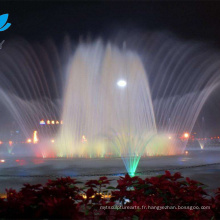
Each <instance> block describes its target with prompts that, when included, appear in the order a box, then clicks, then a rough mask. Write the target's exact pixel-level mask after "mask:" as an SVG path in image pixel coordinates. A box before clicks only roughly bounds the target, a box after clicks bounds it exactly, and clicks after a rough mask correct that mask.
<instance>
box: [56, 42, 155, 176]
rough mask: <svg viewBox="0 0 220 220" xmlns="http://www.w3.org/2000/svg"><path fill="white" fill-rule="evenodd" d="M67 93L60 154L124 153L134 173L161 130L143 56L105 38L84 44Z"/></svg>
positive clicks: (71, 71) (72, 66) (76, 57)
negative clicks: (90, 43) (143, 63)
mask: <svg viewBox="0 0 220 220" xmlns="http://www.w3.org/2000/svg"><path fill="white" fill-rule="evenodd" d="M64 94H65V97H64V103H63V114H62V119H63V127H62V129H61V131H60V134H59V138H58V141H57V142H56V143H57V144H56V148H57V151H58V155H59V156H66V157H73V155H78V156H83V154H84V155H86V154H89V155H88V156H93V157H94V156H100V154H101V155H102V154H103V153H104V152H111V153H112V154H113V155H115V156H117V155H118V156H121V157H122V159H123V161H124V164H125V167H126V169H127V171H128V172H129V173H130V174H131V175H133V174H134V173H135V170H136V168H137V165H138V162H139V160H140V157H141V156H142V154H143V152H144V150H145V148H146V146H147V143H148V142H149V141H150V140H151V138H152V137H153V136H154V135H155V134H156V124H155V118H154V111H153V105H152V100H151V94H150V90H149V85H148V80H147V75H146V72H145V70H144V67H143V65H142V62H141V60H140V58H139V57H138V55H137V54H136V53H134V52H130V51H126V50H125V49H123V50H119V49H117V48H116V47H113V46H112V45H111V44H108V45H107V46H106V47H105V46H104V45H103V44H102V43H101V42H99V41H98V42H96V43H95V44H92V45H83V44H82V45H80V46H79V47H78V49H77V51H76V52H75V55H74V57H73V60H72V62H71V64H70V67H69V71H68V79H67V84H66V91H65V93H64ZM82 136H85V137H86V139H87V142H86V143H83V142H82V140H81V139H82ZM85 144H86V145H87V146H86V148H85V147H84V146H85ZM98 146H100V150H101V151H99V150H98V149H96V148H97V147H98ZM83 149H85V151H84V152H82V150H83ZM95 154H96V155H95Z"/></svg>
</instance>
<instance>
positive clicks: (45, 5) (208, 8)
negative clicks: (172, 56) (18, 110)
mask: <svg viewBox="0 0 220 220" xmlns="http://www.w3.org/2000/svg"><path fill="white" fill-rule="evenodd" d="M4 13H9V20H8V22H10V23H11V24H12V26H11V27H10V28H9V29H8V30H7V31H4V32H0V41H1V40H3V39H4V40H6V42H5V44H7V43H8V42H10V41H9V40H10V39H14V38H16V37H22V38H24V39H26V40H28V41H29V42H42V41H44V40H45V39H48V38H49V39H53V41H54V42H55V43H56V44H57V46H58V47H59V46H61V44H62V43H63V38H64V37H65V36H66V35H68V36H69V37H70V38H71V39H72V40H73V41H76V42H77V41H78V40H79V38H80V37H85V38H86V37H88V36H90V37H91V38H93V39H95V38H97V37H101V38H103V39H104V40H111V38H112V36H116V35H117V33H118V32H121V31H123V32H124V33H126V32H128V33H133V35H135V33H136V32H138V33H144V32H149V31H165V32H167V31H168V32H170V33H172V34H173V35H174V36H177V37H178V38H180V39H183V40H186V41H200V42H204V43H206V44H208V45H210V47H213V48H216V49H217V50H220V2H187V1H184V2H167V1H165V2H132V1H131V2H125V1H124V2H117V1H114V2H95V1H94V2H85V1H83V2H70V1H64V2H63V1H62V2H45V1H42V2H41V1H39V2H33V1H31V2H22V1H16V2H6V1H5V2H1V7H0V14H4ZM0 52H1V51H0ZM218 93H219V91H217V92H215V93H214V94H213V95H212V97H211V99H209V101H208V102H207V104H206V105H205V107H204V109H203V110H202V112H201V115H200V118H201V117H202V116H203V115H204V114H205V115H206V116H205V117H206V121H207V122H206V123H207V126H208V127H210V126H211V127H213V129H212V133H213V134H214V135H215V134H218V133H220V128H219V126H217V125H216V126H213V124H214V123H215V124H220V116H218V112H219V110H220V98H219V96H218ZM210 112H213V113H214V114H210ZM210 115H214V116H210Z"/></svg>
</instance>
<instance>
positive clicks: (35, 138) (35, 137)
mask: <svg viewBox="0 0 220 220" xmlns="http://www.w3.org/2000/svg"><path fill="white" fill-rule="evenodd" d="M37 142H38V137H37V131H34V133H33V143H34V144H36V143H37Z"/></svg>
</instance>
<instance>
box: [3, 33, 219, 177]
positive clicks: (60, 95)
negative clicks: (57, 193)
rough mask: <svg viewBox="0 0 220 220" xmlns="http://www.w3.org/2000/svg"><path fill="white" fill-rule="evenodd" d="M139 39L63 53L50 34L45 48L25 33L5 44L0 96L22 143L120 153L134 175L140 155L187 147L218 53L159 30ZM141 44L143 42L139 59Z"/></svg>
mask: <svg viewBox="0 0 220 220" xmlns="http://www.w3.org/2000/svg"><path fill="white" fill-rule="evenodd" d="M140 39H141V38H140ZM140 39H138V40H137V41H136V42H138V43H137V44H136V45H133V46H135V47H133V48H136V49H135V50H132V51H130V50H128V49H127V48H126V47H123V48H121V46H120V47H118V46H114V45H112V44H110V43H109V44H107V45H104V43H103V42H101V41H96V42H94V43H89V44H83V43H80V44H79V45H78V46H77V47H76V50H75V51H70V53H67V54H66V56H65V58H66V60H65V59H61V58H60V54H59V52H58V50H57V48H56V46H55V45H54V44H53V43H52V42H51V41H48V42H47V47H45V48H44V47H43V46H39V47H38V46H36V47H32V46H31V45H30V44H29V43H27V42H26V41H24V40H18V41H15V42H14V41H12V42H11V43H10V44H8V45H7V46H6V47H5V49H4V52H3V53H1V54H0V65H1V68H0V79H1V80H0V103H1V104H3V105H4V106H5V107H6V108H7V110H8V112H10V114H11V116H12V117H13V118H14V120H15V121H16V122H17V124H18V125H19V127H20V130H21V131H22V133H23V134H24V136H25V137H26V142H27V143H30V145H31V144H32V143H34V144H35V145H34V147H33V150H34V152H35V155H40V156H42V157H44V158H48V157H64V158H74V157H84V158H94V157H121V158H122V160H123V162H124V164H125V167H126V169H127V171H128V172H129V174H130V175H134V174H135V172H136V169H137V166H138V163H139V161H140V158H141V156H143V155H144V156H166V155H177V154H183V153H184V151H185V147H186V144H187V141H188V138H189V137H190V133H191V131H192V129H193V126H194V124H195V122H196V120H197V118H198V115H199V113H200V111H201V109H202V107H203V105H204V103H205V102H206V100H207V99H208V97H209V95H210V94H211V93H212V92H213V90H214V89H215V88H217V86H219V82H220V74H219V69H220V63H219V58H220V55H219V54H217V53H216V52H215V53H213V51H212V50H210V49H207V48H206V47H204V45H201V44H199V43H198V44H195V43H190V42H182V41H180V40H179V39H176V38H173V37H171V36H165V35H164V34H162V35H158V34H152V33H151V34H150V35H149V36H148V37H147V39H146V41H144V42H141V41H140ZM132 42H135V41H134V40H132ZM70 45H71V44H70V42H69V43H68V42H67V47H66V48H65V50H64V51H65V52H67V51H69V49H70V48H71V46H70ZM120 45H121V44H120ZM138 45H141V48H138ZM48 48H49V49H48ZM47 49H48V50H47ZM139 49H140V51H142V52H143V51H144V49H146V50H145V51H146V52H145V54H144V55H143V54H142V56H141V58H142V59H141V58H140V56H139V55H138V54H139V53H138V52H135V51H139ZM72 55H73V57H72ZM145 55H146V59H145ZM63 60H65V62H63ZM67 61H69V65H68V69H66V66H67V65H66V64H67ZM55 76H56V77H55ZM148 79H149V80H150V81H149V82H150V83H149V82H148ZM62 87H64V88H65V89H62ZM47 126H48V128H49V129H45V130H43V131H41V132H39V133H38V131H40V130H41V129H42V128H46V127H47ZM57 127H59V129H56V128H57ZM33 129H35V131H34V133H33V134H32V131H33ZM186 131H187V133H185V134H184V132H186ZM182 134H184V135H183V138H182V137H180V135H181V136H182ZM31 136H32V138H31V139H30V137H31ZM38 136H39V137H38ZM200 145H201V148H203V147H204V146H203V145H204V144H203V143H202V144H200ZM8 146H9V147H14V146H15V144H14V143H13V145H12V146H10V143H9V144H8ZM9 147H8V148H9ZM10 149H11V148H10Z"/></svg>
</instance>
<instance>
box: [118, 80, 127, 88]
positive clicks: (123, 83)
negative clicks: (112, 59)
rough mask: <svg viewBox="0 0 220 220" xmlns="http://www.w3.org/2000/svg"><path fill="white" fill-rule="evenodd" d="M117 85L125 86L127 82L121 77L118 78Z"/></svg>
mask: <svg viewBox="0 0 220 220" xmlns="http://www.w3.org/2000/svg"><path fill="white" fill-rule="evenodd" d="M117 85H118V86H119V87H125V86H126V85H127V82H126V81H125V80H123V79H121V80H118V82H117Z"/></svg>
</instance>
